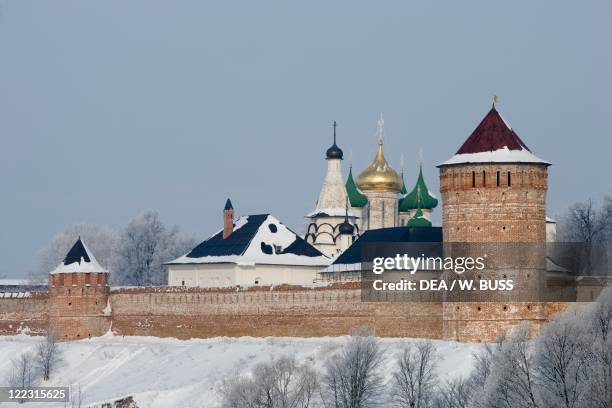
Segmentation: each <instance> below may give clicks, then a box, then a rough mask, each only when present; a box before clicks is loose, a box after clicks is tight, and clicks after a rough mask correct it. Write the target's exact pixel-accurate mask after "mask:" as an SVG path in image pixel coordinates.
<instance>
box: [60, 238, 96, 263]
mask: <svg viewBox="0 0 612 408" xmlns="http://www.w3.org/2000/svg"><path fill="white" fill-rule="evenodd" d="M81 260H82V261H84V262H91V259H90V258H89V253H87V250H86V249H85V246H84V245H83V241H81V237H79V239H78V240H77V242H75V243H74V245H73V246H72V248H71V249H70V251H68V253H67V254H66V258H64V265H70V264H71V263H75V262H81Z"/></svg>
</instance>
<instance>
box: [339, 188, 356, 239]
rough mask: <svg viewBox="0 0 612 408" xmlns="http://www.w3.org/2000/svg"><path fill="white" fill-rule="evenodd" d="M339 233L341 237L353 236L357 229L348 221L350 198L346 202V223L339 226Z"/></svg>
mask: <svg viewBox="0 0 612 408" xmlns="http://www.w3.org/2000/svg"><path fill="white" fill-rule="evenodd" d="M338 232H339V233H340V234H341V235H353V233H354V232H355V227H353V226H352V225H351V223H350V222H349V220H348V197H347V200H346V212H345V213H344V221H343V222H342V224H340V225H339V226H338Z"/></svg>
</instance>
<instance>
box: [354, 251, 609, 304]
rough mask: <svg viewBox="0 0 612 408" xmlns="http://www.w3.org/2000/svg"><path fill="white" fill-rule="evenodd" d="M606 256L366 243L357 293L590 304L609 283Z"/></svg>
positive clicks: (382, 297)
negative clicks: (586, 302) (591, 295)
mask: <svg viewBox="0 0 612 408" xmlns="http://www.w3.org/2000/svg"><path fill="white" fill-rule="evenodd" d="M611 259H612V246H610V245H607V246H606V245H586V244H574V243H571V244H566V243H554V244H545V243H495V244H491V243H486V244H483V243H381V244H376V243H374V244H364V246H363V247H362V258H361V261H362V262H361V263H360V268H361V294H362V300H363V301H394V300H398V301H419V300H421V301H456V302H462V301H466V302H467V301H485V302H486V301H563V302H572V301H583V300H586V301H588V300H589V299H588V297H589V294H590V293H591V292H592V293H598V292H599V290H600V289H601V287H602V286H606V285H608V283H609V281H610V276H611V275H610V273H609V271H610V270H611V268H610V266H612V262H610V260H611ZM585 297H586V299H585Z"/></svg>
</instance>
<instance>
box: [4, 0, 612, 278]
mask: <svg viewBox="0 0 612 408" xmlns="http://www.w3.org/2000/svg"><path fill="white" fill-rule="evenodd" d="M611 39H612V3H611V2H609V1H604V0H593V1H583V2H576V1H565V0H563V1H559V0H556V1H548V0H547V1H512V2H507V1H506V2H502V1H491V0H482V1H376V2H374V1H333V2H330V1H309V2H288V1H258V2H254V1H244V2H242V1H232V2H228V1H225V2H222V1H219V2H212V1H180V0H177V1H172V2H170V1H137V0H132V1H128V2H126V1H104V2H102V1H98V2H81V1H62V0H54V1H46V2H43V1H29V0H11V1H6V0H4V1H2V0H0V142H1V143H0V275H2V274H4V275H8V276H10V277H19V276H24V275H25V274H27V273H28V272H29V271H30V270H32V269H33V268H34V267H35V265H36V257H37V254H38V252H39V250H40V249H41V248H42V247H43V246H44V245H45V244H46V243H47V242H48V241H49V240H51V239H52V237H53V236H54V235H55V234H57V233H59V232H60V231H62V230H63V229H65V228H66V227H68V226H70V225H72V224H75V223H79V222H90V223H96V224H102V225H108V226H111V227H114V228H119V227H121V226H122V225H124V224H125V223H127V222H128V221H129V220H130V219H131V218H132V217H134V216H136V215H138V214H139V213H141V212H142V211H143V210H146V209H157V210H158V211H159V212H160V214H161V216H162V218H163V220H164V221H165V222H166V223H167V224H169V225H177V226H178V227H179V228H180V229H181V230H182V231H184V232H186V233H189V234H193V235H194V236H196V237H197V238H205V237H207V236H209V235H211V234H212V233H213V232H215V231H217V230H218V229H219V228H220V227H221V225H222V209H223V206H224V204H225V200H226V198H228V197H231V199H232V202H233V204H234V208H235V209H236V212H237V213H238V214H256V213H268V212H269V213H272V214H274V215H275V216H276V217H277V218H279V219H280V220H281V221H283V222H284V223H285V224H287V225H288V226H290V227H291V228H293V229H294V230H296V231H301V230H302V229H303V227H304V225H305V219H304V215H305V214H307V213H309V212H310V211H312V210H313V209H314V206H315V203H316V200H317V197H318V194H319V190H320V188H321V184H322V182H323V178H324V175H325V171H326V163H325V159H324V157H325V156H324V154H325V150H326V149H327V148H328V147H329V146H330V144H331V137H332V122H333V121H334V120H336V121H337V122H338V128H337V132H338V144H339V146H340V147H341V148H342V149H343V150H344V152H345V158H346V159H347V160H345V161H344V163H343V164H344V166H343V171H344V175H345V176H346V174H347V173H348V164H349V163H348V157H349V156H350V155H351V152H352V157H353V166H354V172H355V173H359V172H360V171H361V170H362V169H363V168H364V167H365V166H366V165H367V164H369V162H370V161H371V160H372V158H373V155H374V153H375V148H376V122H377V118H378V115H379V113H380V112H383V113H384V116H385V129H386V137H385V145H384V147H385V153H386V156H387V159H388V160H389V161H390V162H391V164H392V165H393V166H394V167H395V168H396V169H397V170H399V168H400V157H401V156H402V155H403V156H404V157H405V162H406V164H405V180H406V183H407V185H408V187H409V189H410V188H411V187H412V184H413V183H414V182H415V180H416V176H417V161H418V159H419V152H420V151H422V157H423V160H424V175H425V178H426V182H427V183H428V185H429V188H430V189H431V190H432V191H434V192H437V191H438V170H437V168H436V167H435V165H436V164H438V163H440V162H442V161H444V160H446V159H448V158H450V157H451V156H452V155H453V154H454V153H455V152H456V150H457V149H458V148H459V146H460V145H461V144H462V143H463V141H464V140H465V139H466V138H467V137H468V136H469V134H470V133H471V132H472V130H473V129H474V128H475V127H476V125H477V124H478V123H479V122H480V120H481V119H482V117H483V116H484V115H485V114H486V112H487V111H488V110H489V109H490V106H491V97H492V95H494V94H495V95H498V96H499V102H498V105H497V107H498V110H499V111H500V112H501V113H502V114H503V116H504V118H505V119H506V120H508V121H509V122H510V124H511V125H512V127H513V128H514V129H515V131H516V132H517V133H518V134H519V135H520V136H521V138H522V139H523V140H524V141H525V142H526V144H527V145H528V146H529V148H530V149H531V150H532V151H533V152H534V153H535V154H536V155H537V156H539V157H541V158H543V159H546V160H548V161H550V162H552V163H553V166H552V167H551V168H550V169H549V193H548V202H547V205H548V213H549V215H551V216H553V217H554V216H555V215H557V214H560V213H561V212H562V211H563V210H564V209H565V208H567V206H568V205H570V204H572V203H574V202H576V201H583V200H585V199H587V198H589V197H592V198H594V199H600V198H601V197H602V196H603V195H604V194H606V193H609V192H611V191H612V172H611V171H610V151H611V150H612V121H611V120H610V117H611V114H612V79H611V78H612V47H611V46H610V40H611ZM434 219H435V220H436V223H438V224H439V223H440V207H438V209H436V214H435V218H434Z"/></svg>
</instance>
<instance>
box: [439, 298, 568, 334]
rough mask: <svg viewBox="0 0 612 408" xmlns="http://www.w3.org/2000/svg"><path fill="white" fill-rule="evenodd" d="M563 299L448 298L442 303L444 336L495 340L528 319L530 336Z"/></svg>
mask: <svg viewBox="0 0 612 408" xmlns="http://www.w3.org/2000/svg"><path fill="white" fill-rule="evenodd" d="M569 305H570V303H564V302H449V303H445V304H444V305H443V310H444V312H443V313H444V338H445V339H448V340H456V341H462V342H472V343H480V342H487V343H491V342H494V341H495V340H496V339H497V338H498V336H499V335H501V334H502V333H503V332H507V333H509V332H510V331H511V330H512V328H513V327H515V326H517V325H518V324H521V323H529V324H530V326H531V333H532V335H533V336H535V335H537V334H538V333H539V332H540V329H541V327H542V325H543V324H544V323H546V321H548V320H549V319H550V317H551V316H552V315H554V314H557V313H560V312H563V311H564V310H565V309H566V308H567V307H568V306H569Z"/></svg>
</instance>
